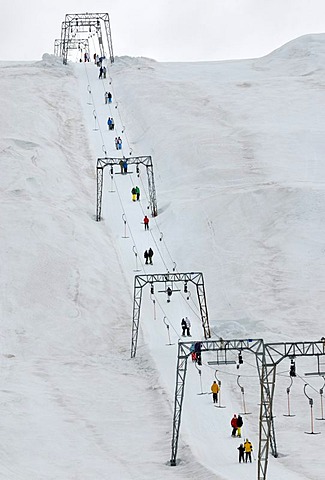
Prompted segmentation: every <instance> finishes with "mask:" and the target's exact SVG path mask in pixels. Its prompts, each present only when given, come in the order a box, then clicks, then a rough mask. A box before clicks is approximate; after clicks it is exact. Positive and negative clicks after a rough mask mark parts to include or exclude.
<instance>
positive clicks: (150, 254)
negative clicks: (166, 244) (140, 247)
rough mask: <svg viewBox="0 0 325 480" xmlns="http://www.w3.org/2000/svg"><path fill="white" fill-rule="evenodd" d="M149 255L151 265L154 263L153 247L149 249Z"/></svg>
mask: <svg viewBox="0 0 325 480" xmlns="http://www.w3.org/2000/svg"><path fill="white" fill-rule="evenodd" d="M148 257H149V263H150V265H152V257H153V250H152V248H151V247H150V248H149V250H148Z"/></svg>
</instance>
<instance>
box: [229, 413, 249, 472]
mask: <svg viewBox="0 0 325 480" xmlns="http://www.w3.org/2000/svg"><path fill="white" fill-rule="evenodd" d="M243 424H244V422H243V418H242V417H241V415H236V414H235V413H234V416H233V417H232V419H231V421H230V425H231V428H232V431H231V436H232V437H237V438H241V429H242V426H243ZM237 450H238V452H239V458H238V460H239V463H241V462H242V461H243V462H245V463H247V461H248V460H249V461H250V463H252V451H253V445H252V444H251V442H250V441H249V440H248V438H246V441H245V442H244V444H242V443H241V444H240V445H239V447H238V448H237ZM244 454H245V458H244Z"/></svg>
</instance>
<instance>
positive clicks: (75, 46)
mask: <svg viewBox="0 0 325 480" xmlns="http://www.w3.org/2000/svg"><path fill="white" fill-rule="evenodd" d="M79 49H80V50H84V51H85V52H87V53H89V40H88V38H84V39H82V38H80V39H77V38H73V39H70V40H69V50H79ZM61 51H62V40H61V39H60V38H57V39H56V40H54V55H55V56H57V57H58V56H60V52H61Z"/></svg>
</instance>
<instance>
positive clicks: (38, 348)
mask: <svg viewBox="0 0 325 480" xmlns="http://www.w3.org/2000/svg"><path fill="white" fill-rule="evenodd" d="M324 65H325V35H310V36H305V37H301V38H299V39H297V40H295V41H293V42H290V43H289V44H286V45H284V46H283V47H281V48H279V49H278V50H276V51H274V52H272V53H271V54H270V55H267V56H266V57H264V58H259V59H253V60H245V61H243V60H241V61H227V62H203V63H157V62H155V61H154V60H151V59H146V58H131V57H121V58H116V60H115V62H114V64H113V65H110V64H107V69H108V73H107V77H106V79H102V80H100V79H98V68H97V67H96V65H94V63H79V62H72V61H71V62H69V64H68V65H67V66H64V65H62V63H61V60H60V59H58V58H56V57H53V56H51V55H47V54H45V55H44V56H43V59H42V60H41V61H38V62H20V63H18V62H2V63H0V69H1V76H0V86H1V88H0V96H1V105H2V108H1V111H0V122H1V124H0V127H1V128H0V131H1V137H0V156H1V157H0V158H1V167H2V175H1V177H0V195H1V204H2V208H1V222H0V228H1V236H0V252H1V253H0V255H1V270H0V281H1V288H0V292H1V303H0V305H1V319H2V328H1V330H0V335H1V342H2V355H1V358H2V365H1V371H2V375H1V381H0V386H1V390H0V399H1V410H2V415H1V417H2V421H1V429H0V442H1V458H0V478H1V479H4V480H31V479H33V480H50V479H51V480H57V479H60V480H104V479H105V480H112V479H114V480H115V479H116V480H117V479H118V480H130V479H132V480H137V479H139V480H146V479H148V480H149V479H150V480H151V479H152V478H155V479H161V480H162V479H164V480H168V479H175V480H177V479H193V480H194V479H195V480H198V479H202V480H210V479H211V480H212V479H216V480H233V479H238V478H241V479H242V480H252V479H253V478H256V471H257V462H256V460H255V459H256V458H257V452H258V419H259V403H260V388H259V378H258V372H257V369H256V362H255V357H254V355H253V354H251V353H249V352H247V351H244V352H243V359H244V363H243V365H241V366H240V368H239V369H237V368H236V365H235V364H231V365H215V364H214V365H211V364H209V363H208V362H211V361H215V360H216V353H213V352H209V353H206V354H205V355H203V357H202V361H203V363H202V366H201V367H198V365H196V364H194V363H192V362H191V360H189V362H188V372H187V376H186V384H185V395H184V402H183V412H182V417H181V418H182V422H181V428H180V437H179V444H178V452H177V466H175V467H171V466H170V462H169V461H170V458H171V439H172V431H173V409H174V390H175V372H176V365H177V351H178V346H177V344H178V341H179V340H184V339H183V338H182V337H181V326H180V322H181V319H182V317H184V316H188V317H189V318H190V319H191V322H192V331H191V333H192V337H191V338H187V337H186V338H185V340H190V341H192V340H193V341H199V340H204V335H203V329H202V325H201V317H200V310H199V306H198V301H197V294H196V289H195V288H194V286H193V285H189V292H190V296H189V299H187V295H186V294H185V293H184V292H183V287H184V285H183V284H181V283H178V284H174V285H173V287H174V289H175V290H179V291H175V292H173V295H172V297H171V301H170V302H169V303H167V301H166V300H167V296H166V294H165V293H164V289H165V285H164V283H161V284H158V283H157V284H155V285H154V290H155V291H154V294H153V295H152V294H150V287H149V286H148V285H147V286H146V287H144V288H143V295H142V302H141V315H140V332H139V338H138V343H137V351H136V357H135V358H133V359H131V358H130V346H131V329H132V312H133V294H134V292H133V288H134V277H135V275H144V274H150V273H166V272H167V271H169V272H173V271H175V272H202V273H203V276H204V281H205V293H206V300H207V306H208V313H209V322H210V328H211V333H212V337H211V338H212V339H215V340H216V339H219V338H220V337H222V338H224V339H258V338H262V339H264V341H265V342H267V343H272V342H295V341H303V340H308V341H319V340H320V338H321V337H322V336H324V333H325V332H324V327H323V325H324V320H323V316H324V311H325V268H324V267H325V261H324V252H325V246H324V238H325V221H324V218H325V194H324V187H325V164H324V150H325V110H324V104H325V75H324V73H325V68H324ZM108 90H109V91H111V92H112V95H113V101H112V103H111V104H105V103H104V93H105V91H108ZM108 116H110V117H113V118H114V120H115V131H109V130H108V128H107V124H106V122H107V118H108ZM116 136H120V137H121V139H122V142H123V143H122V150H120V151H117V150H116V149H115V145H114V138H115V137H116ZM123 155H124V156H126V157H133V156H143V155H144V156H151V157H152V162H153V170H154V180H155V188H156V195H157V206H158V216H157V217H154V218H153V217H152V216H151V211H150V208H148V206H149V191H148V182H147V175H146V169H145V167H144V166H143V165H141V166H140V174H139V176H137V172H136V167H135V165H129V168H128V170H129V173H128V174H127V175H121V174H120V167H119V166H117V167H114V169H113V174H112V175H111V173H110V167H106V168H105V169H104V175H103V198H102V201H103V202H102V211H101V213H102V221H101V222H96V198H97V194H96V188H97V182H96V162H97V159H98V158H103V157H109V158H113V157H114V158H120V157H122V156H123ZM135 185H138V186H139V187H140V190H141V196H140V201H139V202H132V200H131V189H132V187H133V186H135ZM145 214H148V215H149V218H150V224H149V225H150V230H149V232H146V231H145V230H144V226H143V224H142V222H143V217H144V215H145ZM149 247H152V249H153V251H154V257H153V265H152V266H151V265H145V264H144V259H143V252H144V250H146V249H148V248H149ZM167 325H168V327H169V328H167ZM237 356H238V352H237V351H232V352H229V360H233V361H234V360H235V361H237ZM320 362H323V365H324V368H323V370H325V360H324V361H323V360H322V357H321V359H320ZM289 366H290V359H289V358H286V359H284V360H283V361H282V362H281V363H280V364H279V366H278V368H277V377H276V389H275V398H274V416H275V418H274V424H275V433H276V442H277V449H278V452H279V457H278V458H276V459H275V458H273V457H272V456H271V455H270V458H269V465H268V475H267V478H268V479H269V480H282V479H286V480H307V479H308V480H319V479H320V478H323V476H324V461H323V451H324V438H323V437H324V435H325V422H322V421H319V420H317V419H316V418H321V417H323V413H322V400H323V397H322V396H321V395H320V389H322V387H323V384H324V381H323V378H322V377H319V376H306V375H305V374H306V373H308V372H315V371H316V370H317V362H316V358H305V357H299V358H298V357H297V358H296V369H297V377H296V378H294V381H293V384H292V386H291V379H290V377H289V373H288V372H289ZM216 369H217V371H216ZM216 378H217V379H218V380H219V381H221V398H219V400H220V403H221V404H222V406H224V407H225V408H215V407H214V405H213V403H212V396H211V395H210V394H208V393H210V387H211V384H212V382H213V380H215V379H216ZM289 386H290V394H289V395H288V393H287V388H288V387H289ZM240 387H242V388H240ZM243 389H244V390H243ZM304 389H305V393H306V394H307V395H308V396H309V397H310V398H313V400H314V405H313V406H314V408H313V410H312V409H311V408H310V404H309V400H308V398H307V396H306V395H305V394H304ZM243 391H244V393H243ZM288 402H289V403H288ZM289 409H290V413H291V414H292V415H295V416H290V417H288V416H284V415H286V414H288V413H289ZM240 412H243V413H246V415H243V418H244V427H243V437H244V438H242V439H234V438H231V436H230V434H231V428H230V420H231V418H232V416H233V414H234V413H240ZM311 413H312V414H313V416H311ZM312 431H313V432H314V433H318V432H320V434H319V435H308V434H306V433H305V432H309V433H310V432H312ZM245 438H249V439H250V440H251V441H252V443H253V447H254V450H253V452H254V457H255V458H254V462H253V463H252V464H239V463H238V451H237V447H238V446H239V444H240V442H241V441H243V440H244V439H245Z"/></svg>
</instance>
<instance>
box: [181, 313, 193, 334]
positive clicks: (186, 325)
mask: <svg viewBox="0 0 325 480" xmlns="http://www.w3.org/2000/svg"><path fill="white" fill-rule="evenodd" d="M181 327H182V337H185V336H187V337H190V336H191V331H190V329H191V322H190V319H189V318H188V317H185V318H182V321H181Z"/></svg>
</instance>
